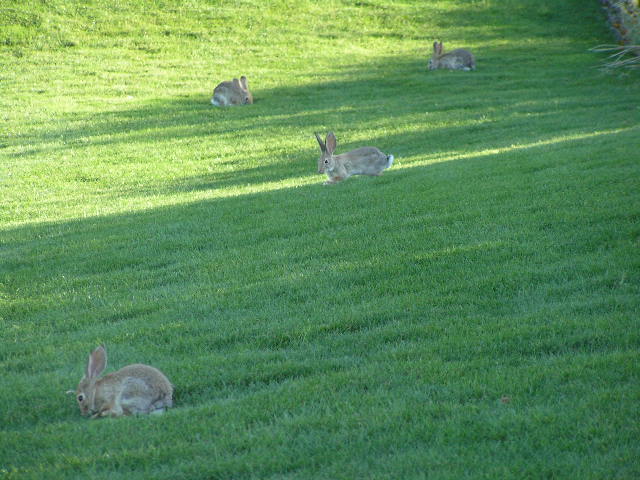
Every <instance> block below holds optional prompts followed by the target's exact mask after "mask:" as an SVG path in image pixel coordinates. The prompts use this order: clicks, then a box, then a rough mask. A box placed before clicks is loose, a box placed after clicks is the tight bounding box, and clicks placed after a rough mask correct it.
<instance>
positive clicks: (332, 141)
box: [327, 132, 337, 154]
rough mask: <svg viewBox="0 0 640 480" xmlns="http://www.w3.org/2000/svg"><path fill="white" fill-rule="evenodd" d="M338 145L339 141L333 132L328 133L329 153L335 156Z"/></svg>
mask: <svg viewBox="0 0 640 480" xmlns="http://www.w3.org/2000/svg"><path fill="white" fill-rule="evenodd" d="M336 144H337V140H336V136H335V135H334V134H333V132H329V133H327V152H329V153H331V154H333V152H335V151H336Z"/></svg>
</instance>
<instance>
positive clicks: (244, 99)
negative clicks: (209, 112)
mask: <svg viewBox="0 0 640 480" xmlns="http://www.w3.org/2000/svg"><path fill="white" fill-rule="evenodd" d="M211 103H212V104H213V105H215V106H216V107H227V106H230V105H247V104H249V105H250V104H252V103H253V95H251V92H250V91H249V82H248V81H247V77H245V76H244V75H243V76H242V77H240V80H238V79H237V78H234V79H233V80H232V81H230V82H222V83H220V84H218V86H217V87H216V88H215V89H214V90H213V97H211Z"/></svg>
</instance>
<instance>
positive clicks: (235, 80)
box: [232, 78, 242, 88]
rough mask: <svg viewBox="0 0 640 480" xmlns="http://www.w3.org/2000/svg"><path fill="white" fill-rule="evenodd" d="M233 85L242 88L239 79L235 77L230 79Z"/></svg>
mask: <svg viewBox="0 0 640 480" xmlns="http://www.w3.org/2000/svg"><path fill="white" fill-rule="evenodd" d="M232 83H233V86H234V87H236V88H242V85H240V80H238V79H237V78H234V79H233V80H232Z"/></svg>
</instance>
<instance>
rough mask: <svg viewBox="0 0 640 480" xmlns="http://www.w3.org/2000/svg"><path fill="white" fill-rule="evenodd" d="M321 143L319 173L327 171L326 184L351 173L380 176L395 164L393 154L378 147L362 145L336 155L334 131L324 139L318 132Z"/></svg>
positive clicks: (340, 179) (317, 135)
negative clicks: (387, 153)
mask: <svg viewBox="0 0 640 480" xmlns="http://www.w3.org/2000/svg"><path fill="white" fill-rule="evenodd" d="M315 135H316V139H317V140H318V144H319V145H320V152H321V153H320V158H319V159H318V173H326V174H327V177H328V180H327V181H326V182H324V184H325V185H331V184H333V183H337V182H340V181H342V180H344V179H345V178H348V177H350V176H351V175H373V176H378V175H380V174H381V173H382V171H383V170H385V169H387V168H389V167H391V165H392V164H393V155H386V154H384V153H382V152H381V151H380V150H378V149H377V148H376V147H361V148H358V149H356V150H352V151H350V152H347V153H342V154H340V155H334V152H335V150H336V145H337V140H336V136H335V135H334V134H333V132H329V133H328V134H327V136H326V140H325V141H323V140H322V137H321V136H320V134H318V133H316V134H315Z"/></svg>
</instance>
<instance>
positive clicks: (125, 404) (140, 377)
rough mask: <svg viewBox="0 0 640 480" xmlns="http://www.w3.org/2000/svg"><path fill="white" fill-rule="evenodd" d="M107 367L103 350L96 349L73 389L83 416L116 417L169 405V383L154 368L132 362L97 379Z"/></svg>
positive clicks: (170, 399) (155, 409) (163, 408)
mask: <svg viewBox="0 0 640 480" xmlns="http://www.w3.org/2000/svg"><path fill="white" fill-rule="evenodd" d="M106 366H107V351H106V350H105V348H104V346H103V345H100V346H99V347H98V348H96V349H95V350H94V351H93V352H91V355H89V360H88V361H87V367H86V370H85V373H84V377H82V380H80V383H79V384H78V388H77V389H76V392H75V393H76V400H77V401H78V406H79V407H80V413H81V414H82V415H83V416H87V415H90V416H91V418H100V417H120V416H122V415H136V414H145V413H162V412H164V410H165V409H166V408H169V407H171V406H172V405H173V399H172V396H173V385H171V382H170V381H169V379H168V378H167V377H166V376H165V375H164V374H163V373H162V372H161V371H160V370H158V369H157V368H154V367H150V366H149V365H143V364H141V363H136V364H133V365H127V366H126V367H123V368H121V369H120V370H118V371H117V372H114V373H110V374H108V375H105V376H104V377H102V378H98V377H99V376H100V375H101V374H102V372H103V371H104V369H105V368H106Z"/></svg>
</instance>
